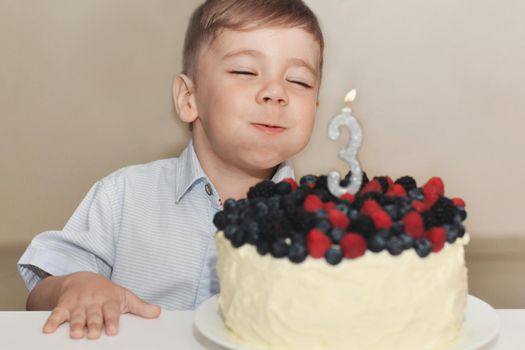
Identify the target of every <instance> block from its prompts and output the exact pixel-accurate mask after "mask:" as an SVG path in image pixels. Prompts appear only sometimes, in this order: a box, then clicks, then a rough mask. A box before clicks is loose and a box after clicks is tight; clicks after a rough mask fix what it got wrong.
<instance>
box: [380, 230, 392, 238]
mask: <svg viewBox="0 0 525 350" xmlns="http://www.w3.org/2000/svg"><path fill="white" fill-rule="evenodd" d="M377 235H378V236H381V237H383V238H385V239H386V238H388V236H390V231H388V230H385V229H381V230H377Z"/></svg>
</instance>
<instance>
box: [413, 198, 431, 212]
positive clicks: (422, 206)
mask: <svg viewBox="0 0 525 350" xmlns="http://www.w3.org/2000/svg"><path fill="white" fill-rule="evenodd" d="M410 205H411V206H412V208H414V209H416V211H417V212H418V213H422V212H424V211H425V210H426V209H427V206H426V205H425V203H423V202H421V201H416V200H413V201H412V202H410Z"/></svg>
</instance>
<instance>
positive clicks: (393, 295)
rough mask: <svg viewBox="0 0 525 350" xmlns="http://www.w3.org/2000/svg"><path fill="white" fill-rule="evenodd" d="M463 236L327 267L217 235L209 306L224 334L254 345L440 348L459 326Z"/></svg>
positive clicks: (323, 349) (317, 349)
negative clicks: (425, 251)
mask: <svg viewBox="0 0 525 350" xmlns="http://www.w3.org/2000/svg"><path fill="white" fill-rule="evenodd" d="M468 241H469V237H468V235H465V236H464V237H463V238H462V239H458V240H456V242H455V243H454V244H448V243H446V244H445V247H444V248H443V250H441V251H440V252H438V253H431V254H430V255H429V256H427V257H425V258H420V257H419V256H418V255H417V254H416V253H415V251H414V250H413V249H412V250H407V251H404V252H403V253H402V254H401V255H399V256H392V255H390V254H389V253H388V252H387V251H383V252H381V253H373V252H371V251H367V252H366V253H365V255H363V256H362V257H360V258H357V259H352V260H348V259H344V260H343V261H342V262H341V263H340V264H338V265H336V266H332V265H329V264H328V263H327V262H326V261H325V260H324V259H313V258H311V257H308V258H307V259H306V260H305V261H304V262H302V263H300V264H295V263H292V262H290V261H289V260H288V259H287V258H282V259H275V258H273V257H272V256H270V255H269V254H267V255H265V256H261V255H259V254H258V253H257V250H256V249H255V247H254V246H252V245H248V244H245V245H243V246H242V247H240V248H234V247H232V245H231V243H230V241H228V240H227V239H226V238H225V237H224V235H223V233H222V232H219V233H218V234H217V238H216V243H217V254H218V263H217V272H218V276H219V280H220V289H221V293H220V296H219V306H220V309H221V313H222V315H223V317H224V321H225V325H226V327H227V328H228V329H229V331H230V333H231V334H232V335H234V336H235V337H236V338H238V339H239V341H241V342H244V343H247V344H249V346H250V347H251V348H255V349H280V350H284V349H285V350H305V349H308V350H339V349H341V350H342V349H345V350H352V349H359V350H363V349H367V350H376V349H377V350H379V349H385V350H386V349H388V350H394V349H402V350H412V349H414V350H416V349H417V350H425V349H429V350H430V349H432V350H437V349H446V348H449V347H450V346H451V343H453V342H454V341H455V340H456V339H457V338H459V336H460V334H461V330H462V325H463V318H464V310H465V306H466V298H467V269H466V267H465V259H464V245H465V244H467V243H468Z"/></svg>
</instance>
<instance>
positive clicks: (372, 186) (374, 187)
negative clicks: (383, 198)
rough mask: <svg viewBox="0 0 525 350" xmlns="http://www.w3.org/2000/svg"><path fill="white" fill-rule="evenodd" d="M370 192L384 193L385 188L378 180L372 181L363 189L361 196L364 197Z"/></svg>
mask: <svg viewBox="0 0 525 350" xmlns="http://www.w3.org/2000/svg"><path fill="white" fill-rule="evenodd" d="M369 192H379V193H382V192H383V187H381V184H380V183H379V181H378V180H372V181H370V182H369V183H367V184H366V185H365V187H363V189H362V190H361V193H360V194H362V195H363V194H366V193H369Z"/></svg>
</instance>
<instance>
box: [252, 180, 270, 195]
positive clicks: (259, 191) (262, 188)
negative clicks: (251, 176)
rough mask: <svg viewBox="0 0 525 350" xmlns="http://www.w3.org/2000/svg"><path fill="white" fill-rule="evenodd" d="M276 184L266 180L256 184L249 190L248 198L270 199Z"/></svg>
mask: <svg viewBox="0 0 525 350" xmlns="http://www.w3.org/2000/svg"><path fill="white" fill-rule="evenodd" d="M274 187H275V183H274V182H273V181H271V180H264V181H261V182H259V183H258V184H256V185H255V186H252V187H250V189H249V190H248V195H247V197H248V198H258V197H263V198H268V197H271V195H272V194H273V190H274Z"/></svg>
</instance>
